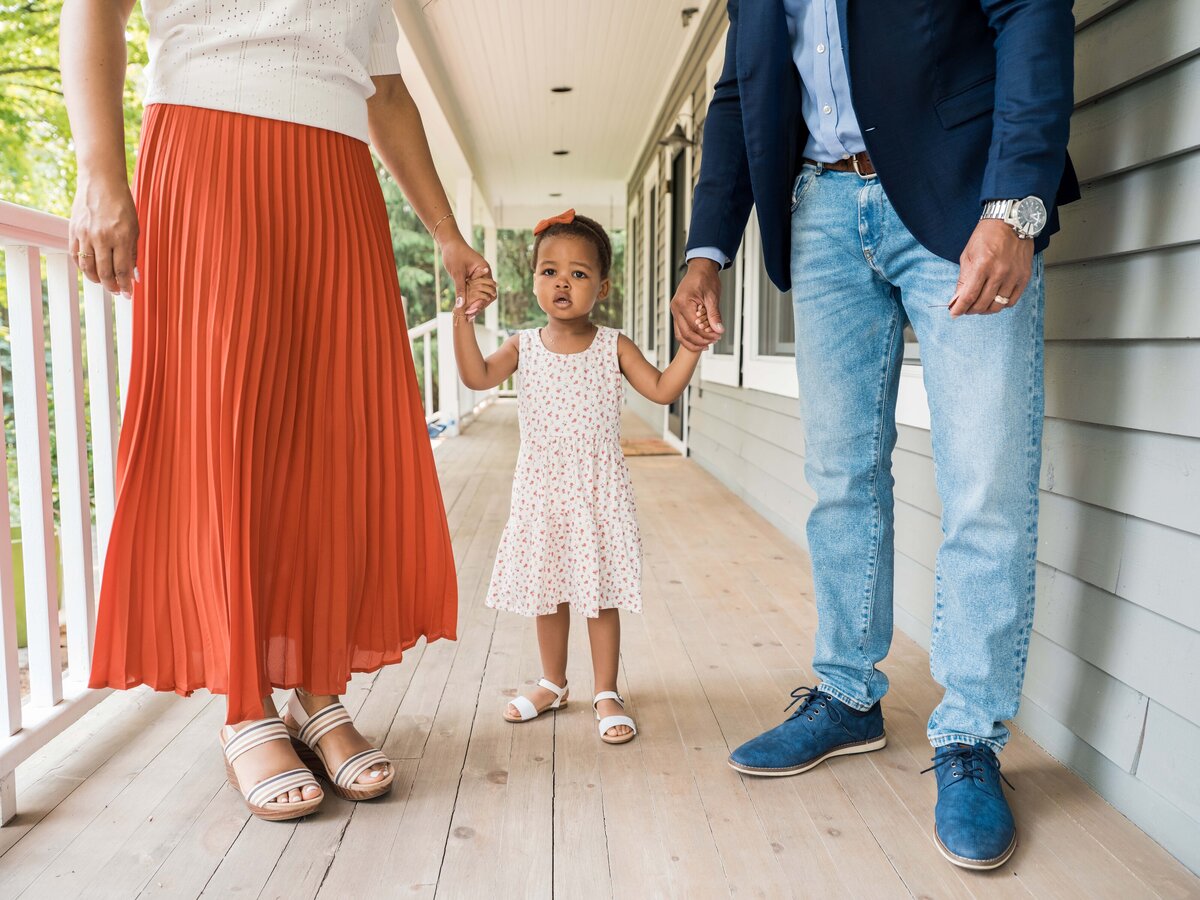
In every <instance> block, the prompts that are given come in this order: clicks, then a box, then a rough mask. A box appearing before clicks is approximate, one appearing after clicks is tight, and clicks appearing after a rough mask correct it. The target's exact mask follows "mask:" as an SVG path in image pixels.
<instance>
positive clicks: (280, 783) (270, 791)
mask: <svg viewBox="0 0 1200 900" xmlns="http://www.w3.org/2000/svg"><path fill="white" fill-rule="evenodd" d="M290 737H291V736H290V735H289V734H288V730H287V726H285V725H284V724H283V722H281V721H280V720H279V719H278V718H274V719H259V720H257V721H254V722H251V723H250V724H249V725H247V726H245V727H244V728H241V729H239V730H237V731H235V730H234V729H233V727H232V726H229V725H226V726H225V727H224V728H222V729H221V749H222V751H223V752H224V753H225V777H226V778H228V779H229V783H230V785H232V786H233V788H234V789H235V790H237V791H238V792H239V793H241V795H242V797H243V798H244V799H245V801H246V806H247V808H248V809H249V810H250V812H252V813H253V814H254V815H256V816H258V818H260V819H266V820H267V821H268V822H282V821H285V820H287V819H299V818H300V817H301V816H307V815H310V814H311V813H314V812H316V811H317V807H318V806H320V805H321V801H322V800H324V799H325V797H324V795H322V796H320V797H315V798H313V799H312V800H297V801H295V802H291V801H289V802H287V803H280V802H278V801H277V800H276V799H275V798H276V797H280V796H282V795H284V794H287V793H288V792H290V791H303V790H304V789H305V788H306V787H315V788H319V787H320V785H318V784H317V782H316V780H315V779H314V778H313V774H312V772H310V771H309V770H308V769H289V770H288V771H286V772H280V773H279V774H278V775H271V776H270V777H268V778H265V779H263V780H262V781H260V782H259V783H258V784H256V785H254V786H253V787H251V788H250V789H249V790H243V788H242V786H241V785H240V784H239V783H238V777H237V773H236V772H235V771H234V770H233V764H234V762H236V761H237V759H238V757H240V756H241V755H242V754H243V753H248V752H249V751H251V750H253V749H255V748H256V747H261V746H262V745H263V744H266V743H269V742H271V741H286V740H289V739H290Z"/></svg>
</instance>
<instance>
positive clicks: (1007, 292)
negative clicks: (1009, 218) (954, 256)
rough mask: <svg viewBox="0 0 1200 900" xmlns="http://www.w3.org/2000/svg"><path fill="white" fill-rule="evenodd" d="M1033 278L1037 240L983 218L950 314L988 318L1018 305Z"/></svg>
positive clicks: (962, 269)
mask: <svg viewBox="0 0 1200 900" xmlns="http://www.w3.org/2000/svg"><path fill="white" fill-rule="evenodd" d="M1031 277H1033V241H1029V240H1021V238H1019V237H1017V234H1016V232H1015V231H1013V230H1012V226H1010V225H1007V224H1005V223H1004V222H1001V221H1000V220H999V219H982V220H980V222H979V224H978V225H976V226H975V232H974V234H972V235H971V240H970V241H968V242H967V248H966V249H965V250H963V254H962V258H961V259H960V260H959V270H958V287H957V289H956V290H955V293H954V297H953V298H952V299H951V301H950V315H951V316H953V317H954V318H958V317H959V316H964V315H987V314H990V313H998V312H1001V311H1002V310H1005V309H1008V308H1009V307H1010V306H1015V305H1016V302H1017V301H1018V300H1019V299H1021V293H1022V292H1023V291H1024V290H1025V286H1026V285H1027V284H1029V279H1030V278H1031ZM997 297H1000V298H1002V299H1004V300H1007V302H1005V303H1002V302H997V300H996V298H997Z"/></svg>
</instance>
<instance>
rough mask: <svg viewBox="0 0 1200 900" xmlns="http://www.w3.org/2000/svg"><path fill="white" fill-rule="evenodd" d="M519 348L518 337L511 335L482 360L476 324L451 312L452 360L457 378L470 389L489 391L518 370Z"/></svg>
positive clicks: (463, 316)
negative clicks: (452, 334)
mask: <svg viewBox="0 0 1200 900" xmlns="http://www.w3.org/2000/svg"><path fill="white" fill-rule="evenodd" d="M519 348H520V338H519V337H518V336H517V335H515V334H514V335H511V336H510V337H509V338H508V340H506V341H505V342H504V343H503V344H501V345H500V349H499V350H497V351H496V352H495V353H493V354H492V355H491V356H489V357H488V358H487V359H484V358H483V351H482V350H480V349H479V341H477V340H476V339H475V324H474V323H473V322H472V321H471V320H470V319H468V318H467V317H466V316H465V315H460V314H459V313H458V312H455V313H454V360H455V362H457V363H458V377H459V378H461V379H462V383H463V384H465V385H466V386H467V387H469V388H470V389H471V390H473V391H490V390H491V389H492V388H494V387H496V386H497V385H500V384H503V383H504V382H505V381H506V380H508V378H510V377H511V376H512V374H513V373H514V372H515V371H517V359H518V355H519Z"/></svg>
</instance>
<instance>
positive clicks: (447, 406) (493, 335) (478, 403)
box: [425, 312, 501, 436]
mask: <svg viewBox="0 0 1200 900" xmlns="http://www.w3.org/2000/svg"><path fill="white" fill-rule="evenodd" d="M436 322H437V334H438V382H439V383H438V398H439V399H438V406H439V409H438V421H439V422H441V424H443V425H444V426H446V434H447V435H449V436H453V435H456V434H458V433H459V432H461V431H462V430H463V429H464V428H466V427H467V426H468V425H469V424H470V423H471V420H472V419H473V418H475V416H476V415H478V413H479V411H480V410H481V409H483V407H485V406H487V405H488V404H489V403H491V402H492V401H493V400H495V399H496V397H498V396H500V391H499V390H498V389H495V388H493V389H492V390H490V391H473V390H471V389H470V388H468V387H465V386H464V385H463V383H462V382H461V381H459V379H458V366H457V365H456V364H455V361H454V315H453V314H452V313H448V312H444V313H438V316H437V320H436ZM425 324H426V325H428V324H430V323H428V322H427V323H425ZM475 339H476V340H477V341H478V342H479V346H480V349H482V350H483V353H484V355H485V356H486V355H488V354H490V353H493V352H495V351H496V349H498V348H499V346H500V340H501V336H500V332H499V331H497V330H495V329H492V328H488V327H487V326H486V325H483V324H481V323H479V322H476V323H475ZM426 409H427V410H428V406H426Z"/></svg>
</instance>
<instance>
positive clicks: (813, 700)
mask: <svg viewBox="0 0 1200 900" xmlns="http://www.w3.org/2000/svg"><path fill="white" fill-rule="evenodd" d="M796 704H800V705H799V706H796ZM793 706H796V711H795V712H794V713H792V714H791V715H790V716H789V717H788V718H789V719H794V718H796V717H797V716H808V721H810V722H812V721H813V720H814V717H816V716H819V715H820V714H821V710H827V711H828V712H829V718H830V719H831V720H832V721H834V722H838V723H840V722H841V721H842V714H841V713H840V712H838V710H837V707H836V706H830V704H829V695H828V694H823V693H821V692H820V691H819V690H817V689H816V688H810V687H798V688H796V689H795V690H794V691H792V702H791V703H789V704H788V705H787V706H785V707H784V708H783V711H784V712H787V711H788V710H789V709H791V708H792V707H793Z"/></svg>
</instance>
